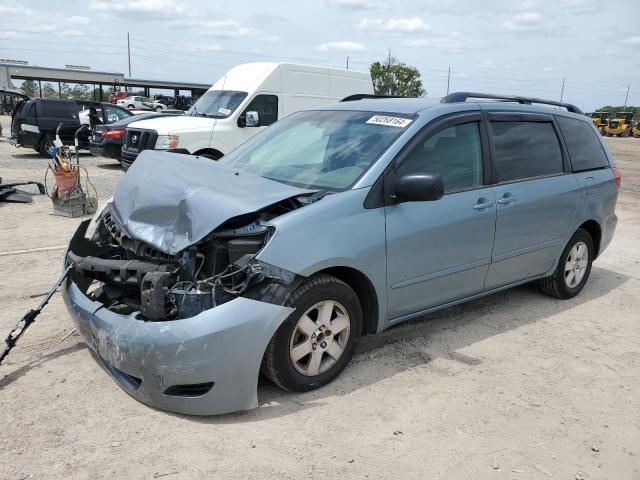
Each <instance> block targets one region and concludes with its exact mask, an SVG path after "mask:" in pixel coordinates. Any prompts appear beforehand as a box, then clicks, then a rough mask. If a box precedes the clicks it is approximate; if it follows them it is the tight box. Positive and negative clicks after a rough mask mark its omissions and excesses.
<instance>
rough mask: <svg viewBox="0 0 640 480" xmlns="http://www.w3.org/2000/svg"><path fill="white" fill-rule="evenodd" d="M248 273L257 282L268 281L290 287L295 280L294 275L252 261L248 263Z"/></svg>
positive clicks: (272, 266)
mask: <svg viewBox="0 0 640 480" xmlns="http://www.w3.org/2000/svg"><path fill="white" fill-rule="evenodd" d="M249 272H250V274H251V275H252V276H254V277H255V278H256V280H257V281H264V280H265V279H267V278H268V279H269V280H270V281H272V282H277V283H282V284H284V285H290V284H291V283H292V282H293V280H294V279H295V278H296V274H295V273H293V272H290V271H289V270H285V269H283V268H280V267H276V266H274V265H270V264H268V263H265V262H262V261H260V260H256V259H253V260H252V261H251V262H249Z"/></svg>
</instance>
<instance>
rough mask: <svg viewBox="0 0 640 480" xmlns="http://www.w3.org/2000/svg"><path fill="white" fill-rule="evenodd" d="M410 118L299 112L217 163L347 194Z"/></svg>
mask: <svg viewBox="0 0 640 480" xmlns="http://www.w3.org/2000/svg"><path fill="white" fill-rule="evenodd" d="M413 118H415V117H410V116H407V115H402V114H395V113H394V114H376V113H372V112H354V111H305V112H298V113H294V114H292V115H290V116H288V117H286V118H285V119H283V120H281V121H279V122H276V123H274V124H273V125H272V126H271V127H269V128H268V129H266V130H265V131H264V132H262V133H261V134H259V135H257V136H255V137H253V138H252V139H251V140H249V141H248V142H246V143H244V144H243V145H241V146H240V147H238V148H237V149H236V150H234V151H233V152H231V153H230V154H229V155H227V156H226V157H223V158H222V159H220V162H221V163H222V164H224V165H225V166H226V167H228V168H238V169H241V170H246V171H249V172H252V173H255V174H257V175H260V176H262V177H265V178H269V179H271V180H276V181H278V182H282V183H287V184H290V185H295V186H298V187H302V188H309V189H313V190H329V191H340V190H345V189H347V188H349V187H350V186H351V185H353V183H354V182H355V181H356V180H357V179H358V178H359V177H360V175H362V173H364V172H365V171H366V170H367V169H368V168H369V166H371V165H372V164H373V163H374V162H375V161H376V160H377V159H378V157H380V155H382V153H383V152H384V151H385V150H386V149H387V148H388V147H389V146H390V145H391V144H392V143H393V141H394V140H395V139H396V138H397V137H398V136H399V135H400V134H401V133H402V132H403V131H404V130H405V129H406V128H407V127H408V126H409V125H410V124H411V122H412V121H413V120H412V119H413Z"/></svg>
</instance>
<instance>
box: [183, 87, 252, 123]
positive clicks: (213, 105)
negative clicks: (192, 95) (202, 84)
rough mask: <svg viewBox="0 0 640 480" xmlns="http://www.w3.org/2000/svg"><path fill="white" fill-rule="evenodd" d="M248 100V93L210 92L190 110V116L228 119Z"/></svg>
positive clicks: (232, 91) (231, 91) (230, 91)
mask: <svg viewBox="0 0 640 480" xmlns="http://www.w3.org/2000/svg"><path fill="white" fill-rule="evenodd" d="M245 98H247V92H237V91H234V90H224V91H223V90H209V91H208V92H206V93H205V94H204V95H203V96H201V97H200V98H199V99H198V101H197V102H196V103H195V105H193V107H191V108H190V109H189V111H188V112H187V113H188V115H192V116H201V117H210V118H227V117H228V116H229V115H231V114H232V113H233V112H234V111H235V109H236V108H238V105H240V104H241V103H242V101H243V100H244V99H245Z"/></svg>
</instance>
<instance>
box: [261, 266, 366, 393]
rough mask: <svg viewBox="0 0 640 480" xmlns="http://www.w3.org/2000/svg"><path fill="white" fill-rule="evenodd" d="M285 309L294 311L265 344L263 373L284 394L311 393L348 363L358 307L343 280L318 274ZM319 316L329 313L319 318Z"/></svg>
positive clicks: (359, 315) (359, 328) (357, 330)
mask: <svg viewBox="0 0 640 480" xmlns="http://www.w3.org/2000/svg"><path fill="white" fill-rule="evenodd" d="M287 305H288V306H291V307H294V308H295V309H296V310H295V311H294V312H293V313H292V314H291V315H290V316H289V317H288V318H287V319H286V320H285V321H284V323H283V324H282V325H281V326H280V328H278V330H277V331H276V333H275V334H274V335H273V337H272V338H271V340H270V341H269V345H268V346H267V349H266V351H265V354H264V359H263V362H262V371H263V372H264V373H265V374H266V375H267V377H269V378H270V379H271V381H273V383H275V384H276V385H278V386H279V387H281V388H283V389H285V390H289V391H293V392H306V391H309V390H314V389H316V388H319V387H321V386H323V385H326V384H327V383H329V382H331V381H332V380H333V379H335V378H336V377H337V376H338V375H339V374H340V373H341V372H342V370H344V368H345V367H346V366H347V364H348V363H349V360H351V357H353V352H354V349H355V345H356V341H357V339H358V337H359V336H360V333H361V332H362V309H361V307H360V302H359V301H358V297H357V295H356V294H355V292H354V291H353V290H352V289H351V287H349V286H348V285H347V284H346V283H344V282H343V281H342V280H339V279H337V278H335V277H333V276H331V275H325V274H320V275H316V276H313V277H310V278H309V279H307V280H306V281H305V282H304V283H302V284H301V285H300V286H299V287H298V288H296V289H295V290H294V292H293V293H292V294H291V296H290V297H289V299H288V301H287ZM327 308H330V309H331V310H327ZM323 310H324V311H326V312H328V314H327V316H325V317H324V318H323V316H322V312H323ZM329 317H330V320H329V322H327V320H326V319H327V318H329ZM345 317H346V318H345ZM304 318H306V321H305V320H303V319H304ZM320 322H323V323H320ZM327 323H328V325H327ZM321 325H324V328H323V329H320V328H319V327H320V326H321ZM316 327H317V328H316ZM313 328H316V330H315V331H314V330H313ZM325 329H326V330H325ZM338 329H340V330H339V331H338ZM332 330H333V331H332ZM305 332H306V333H305ZM312 332H313V333H312ZM327 332H328V333H327ZM314 344H315V347H314V346H313V345H314ZM340 349H342V351H340ZM296 350H297V352H296ZM329 352H332V353H329ZM298 355H301V356H299V357H298V358H297V360H294V359H293V358H294V356H298ZM334 355H335V356H337V358H335V357H334ZM316 367H317V368H316Z"/></svg>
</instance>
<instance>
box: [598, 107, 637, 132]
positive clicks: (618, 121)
mask: <svg viewBox="0 0 640 480" xmlns="http://www.w3.org/2000/svg"><path fill="white" fill-rule="evenodd" d="M632 122H633V112H620V113H617V114H616V116H615V118H612V119H611V120H609V122H608V123H607V126H606V127H604V133H605V135H606V136H607V137H629V136H631V124H632Z"/></svg>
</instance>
